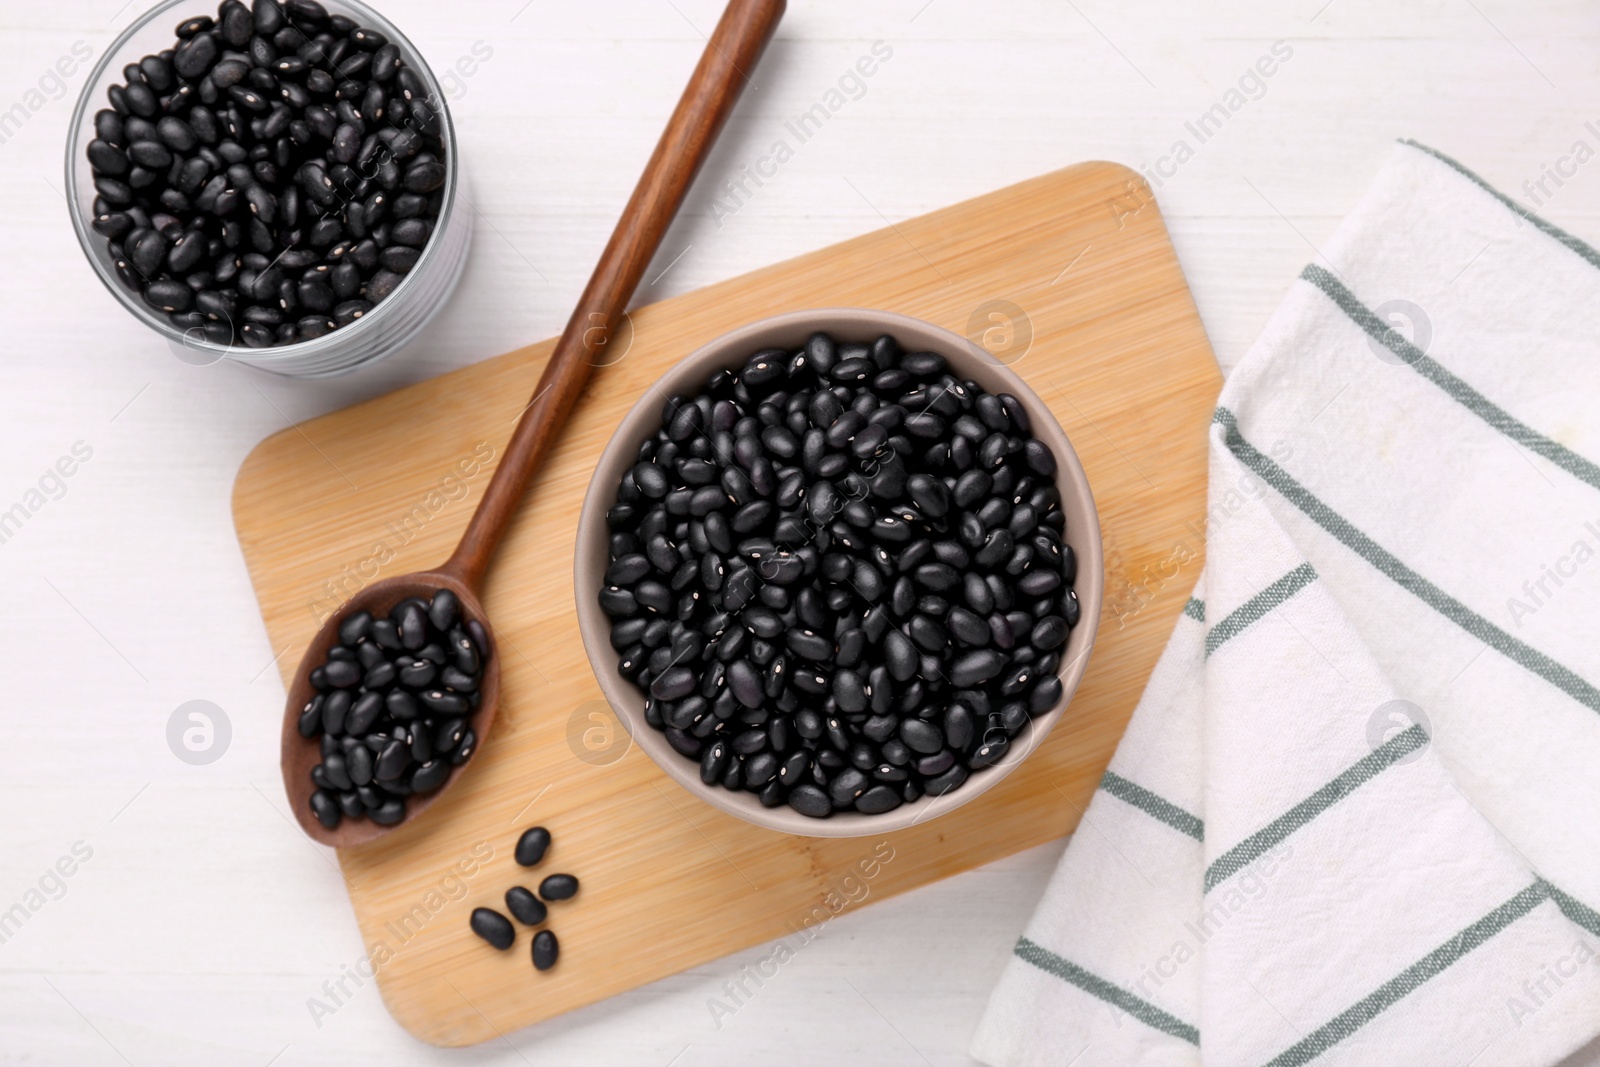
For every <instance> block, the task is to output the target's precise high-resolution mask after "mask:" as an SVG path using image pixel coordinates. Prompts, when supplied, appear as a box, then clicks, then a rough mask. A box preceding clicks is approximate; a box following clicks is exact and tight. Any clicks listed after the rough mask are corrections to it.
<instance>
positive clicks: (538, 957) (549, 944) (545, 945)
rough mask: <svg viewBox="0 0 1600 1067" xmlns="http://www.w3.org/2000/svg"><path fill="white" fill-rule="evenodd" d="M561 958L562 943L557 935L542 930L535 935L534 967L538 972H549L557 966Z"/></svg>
mask: <svg viewBox="0 0 1600 1067" xmlns="http://www.w3.org/2000/svg"><path fill="white" fill-rule="evenodd" d="M560 957H561V943H560V942H559V941H557V940H556V935H555V934H554V933H553V932H552V931H550V930H540V931H539V932H538V933H536V934H534V935H533V966H534V968H535V969H537V970H541V971H548V970H549V969H550V968H552V967H554V966H555V965H556V960H558V959H559V958H560Z"/></svg>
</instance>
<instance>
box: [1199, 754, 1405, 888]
mask: <svg viewBox="0 0 1600 1067" xmlns="http://www.w3.org/2000/svg"><path fill="white" fill-rule="evenodd" d="M1427 743H1428V735H1427V733H1425V732H1424V731H1423V729H1422V727H1420V726H1416V725H1412V726H1410V727H1408V728H1406V729H1405V730H1402V731H1401V732H1400V733H1397V734H1395V735H1394V736H1393V737H1391V738H1389V740H1387V741H1385V742H1384V743H1383V744H1381V745H1379V746H1378V747H1377V748H1375V749H1373V750H1372V751H1371V752H1369V753H1367V754H1366V755H1365V756H1363V757H1361V758H1360V759H1359V760H1357V761H1356V762H1355V763H1353V764H1351V765H1350V767H1349V768H1348V769H1347V770H1345V771H1343V772H1342V773H1341V774H1340V775H1339V776H1338V777H1337V778H1335V779H1333V781H1331V782H1329V783H1328V784H1326V785H1324V786H1323V787H1322V788H1321V789H1318V790H1317V791H1316V792H1315V793H1312V794H1311V795H1310V796H1308V797H1306V798H1305V799H1304V800H1302V801H1301V802H1300V803H1298V804H1296V805H1295V806H1294V807H1292V808H1290V809H1289V810H1288V811H1287V812H1285V813H1284V814H1283V815H1281V816H1279V817H1278V818H1276V819H1274V820H1273V821H1272V822H1270V823H1268V824H1267V825H1266V826H1265V827H1263V828H1262V829H1260V830H1257V831H1256V832H1255V833H1253V834H1251V835H1250V836H1249V837H1247V838H1245V839H1244V840H1243V841H1241V842H1239V843H1238V844H1237V845H1234V846H1233V847H1232V848H1230V849H1229V850H1228V851H1226V852H1224V853H1223V854H1222V855H1220V856H1218V857H1217V858H1216V859H1215V860H1213V861H1212V862H1211V866H1209V867H1207V868H1206V886H1205V891H1206V892H1207V893H1209V892H1211V891H1212V890H1213V889H1215V888H1216V887H1217V886H1219V885H1221V884H1222V883H1223V882H1225V881H1227V880H1228V879H1229V878H1232V877H1233V876H1234V875H1235V874H1238V873H1239V872H1240V871H1241V870H1243V869H1244V868H1246V867H1248V866H1249V865H1250V864H1252V863H1254V862H1255V861H1256V860H1257V859H1259V858H1260V857H1261V856H1262V855H1263V854H1264V853H1266V852H1267V851H1269V850H1270V849H1273V848H1276V847H1277V846H1278V845H1279V844H1281V843H1282V842H1283V840H1284V839H1285V838H1287V837H1288V836H1289V835H1290V834H1292V833H1294V832H1295V831H1296V830H1299V829H1300V828H1301V827H1303V826H1305V825H1306V824H1308V823H1310V822H1311V821H1312V820H1314V819H1315V818H1316V817H1317V816H1318V815H1321V814H1322V813H1323V812H1325V811H1327V810H1328V809H1329V808H1331V807H1333V806H1334V805H1335V804H1337V803H1338V802H1339V801H1341V800H1343V799H1344V798H1345V797H1347V796H1349V795H1350V794H1351V793H1353V792H1355V791H1356V789H1357V788H1358V787H1359V786H1361V785H1363V784H1365V783H1366V782H1368V781H1371V780H1372V779H1373V778H1375V777H1377V776H1378V775H1379V774H1380V773H1382V772H1383V771H1384V770H1385V769H1387V768H1389V767H1391V766H1393V765H1394V764H1395V763H1397V762H1399V761H1400V759H1401V757H1403V756H1406V755H1409V754H1410V753H1412V752H1415V751H1416V750H1417V749H1419V748H1421V747H1422V746H1423V745H1425V744H1427Z"/></svg>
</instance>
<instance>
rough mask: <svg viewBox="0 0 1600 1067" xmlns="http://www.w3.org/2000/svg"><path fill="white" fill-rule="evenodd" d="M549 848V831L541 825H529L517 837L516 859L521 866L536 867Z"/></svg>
mask: <svg viewBox="0 0 1600 1067" xmlns="http://www.w3.org/2000/svg"><path fill="white" fill-rule="evenodd" d="M549 848H550V831H549V830H546V829H545V828H544V827H542V826H533V827H529V828H528V829H526V830H524V831H523V832H522V836H521V837H519V838H517V847H516V853H515V856H516V861H517V863H518V864H520V865H521V866H523V867H537V866H538V865H539V863H540V861H542V860H543V859H544V854H545V852H546V851H548V850H549Z"/></svg>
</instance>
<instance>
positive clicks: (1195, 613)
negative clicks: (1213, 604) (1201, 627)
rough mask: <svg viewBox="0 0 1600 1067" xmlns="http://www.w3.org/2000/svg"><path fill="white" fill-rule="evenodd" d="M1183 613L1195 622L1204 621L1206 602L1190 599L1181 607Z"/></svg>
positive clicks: (1195, 598) (1194, 598)
mask: <svg viewBox="0 0 1600 1067" xmlns="http://www.w3.org/2000/svg"><path fill="white" fill-rule="evenodd" d="M1183 613H1184V614H1185V615H1187V616H1189V618H1191V619H1193V620H1194V621H1195V622H1205V621H1206V602H1205V601H1204V600H1201V599H1200V598H1199V597H1190V598H1189V602H1188V603H1187V604H1185V605H1184V606H1183Z"/></svg>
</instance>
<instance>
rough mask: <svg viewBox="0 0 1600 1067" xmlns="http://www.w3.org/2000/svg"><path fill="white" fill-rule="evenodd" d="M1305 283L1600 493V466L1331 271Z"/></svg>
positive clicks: (1309, 274)
mask: <svg viewBox="0 0 1600 1067" xmlns="http://www.w3.org/2000/svg"><path fill="white" fill-rule="evenodd" d="M1300 277H1301V278H1303V279H1305V280H1306V281H1308V282H1310V283H1311V284H1312V285H1315V286H1316V287H1317V288H1318V289H1321V290H1322V292H1323V293H1324V294H1325V295H1326V296H1327V297H1328V299H1329V300H1332V301H1333V302H1334V303H1335V304H1337V305H1338V306H1339V308H1340V309H1341V310H1342V311H1343V312H1344V313H1345V314H1346V315H1348V316H1349V317H1350V321H1352V322H1354V323H1355V324H1356V325H1357V326H1359V327H1361V328H1362V329H1363V330H1365V331H1366V332H1367V335H1368V336H1369V337H1372V338H1373V339H1374V340H1376V341H1379V342H1381V343H1382V344H1383V345H1384V346H1385V347H1387V348H1388V349H1389V350H1390V351H1391V352H1393V353H1394V354H1395V355H1397V356H1399V357H1400V358H1401V359H1402V360H1404V361H1405V362H1406V363H1407V364H1409V365H1410V367H1411V369H1412V370H1414V371H1416V372H1417V373H1418V374H1420V375H1422V376H1423V377H1424V378H1426V379H1428V381H1430V382H1432V383H1433V384H1434V385H1437V386H1438V387H1439V388H1440V389H1442V390H1444V392H1445V393H1447V394H1448V395H1449V396H1450V398H1451V399H1453V400H1455V401H1456V402H1457V403H1458V404H1460V405H1461V406H1462V407H1464V408H1466V409H1467V410H1468V411H1470V412H1472V413H1473V414H1474V415H1476V416H1478V418H1480V419H1482V420H1483V421H1484V422H1486V423H1488V424H1489V425H1490V426H1491V427H1493V428H1494V429H1495V430H1497V431H1499V432H1500V433H1502V434H1504V435H1505V436H1506V437H1509V438H1510V439H1511V440H1513V441H1515V442H1516V443H1517V444H1519V445H1521V446H1522V447H1523V448H1526V449H1527V450H1528V451H1529V452H1533V453H1536V454H1538V455H1541V456H1543V457H1544V458H1545V459H1547V460H1549V461H1550V462H1551V463H1554V464H1555V465H1556V466H1558V467H1560V468H1561V469H1562V470H1564V471H1566V472H1567V473H1568V474H1570V475H1572V476H1573V477H1574V478H1577V479H1578V480H1579V481H1582V482H1584V483H1586V484H1588V485H1590V486H1592V487H1594V488H1596V489H1600V466H1596V465H1595V464H1594V463H1591V462H1590V461H1589V460H1587V459H1585V458H1584V457H1582V456H1580V455H1578V453H1576V452H1574V451H1572V449H1570V448H1568V447H1566V446H1565V445H1563V444H1561V443H1560V442H1559V441H1553V440H1551V439H1550V438H1548V437H1546V436H1545V435H1544V434H1542V433H1540V432H1539V431H1537V430H1535V429H1534V428H1533V427H1531V426H1529V425H1528V424H1527V423H1524V422H1522V421H1521V420H1520V419H1518V418H1517V417H1516V416H1514V415H1512V414H1511V413H1510V412H1509V411H1506V410H1505V409H1504V408H1502V407H1500V406H1499V405H1497V404H1495V403H1494V402H1493V401H1491V400H1490V399H1489V398H1488V397H1486V396H1484V395H1483V394H1482V393H1480V392H1478V391H1477V390H1476V389H1474V388H1473V387H1472V386H1470V385H1468V384H1467V383H1466V382H1464V381H1462V380H1461V379H1460V378H1457V377H1456V376H1455V375H1454V374H1451V373H1450V372H1449V371H1448V370H1446V369H1445V368H1444V367H1443V366H1442V365H1441V364H1440V363H1439V361H1438V360H1436V359H1434V358H1433V357H1432V356H1429V355H1427V354H1426V353H1424V352H1423V351H1422V349H1420V348H1418V347H1416V346H1415V345H1413V344H1412V343H1411V342H1410V341H1407V340H1406V339H1405V338H1404V337H1402V336H1401V335H1400V334H1399V333H1398V332H1396V331H1395V330H1393V329H1390V328H1389V325H1388V324H1387V323H1385V322H1384V321H1383V320H1382V319H1380V318H1378V316H1376V315H1374V314H1373V313H1372V312H1371V311H1369V310H1368V309H1367V307H1366V305H1364V304H1363V303H1361V301H1360V300H1358V299H1357V298H1356V295H1355V294H1354V293H1352V292H1351V291H1350V290H1349V289H1347V288H1345V287H1344V285H1343V284H1342V283H1341V282H1340V281H1339V279H1337V278H1335V277H1334V276H1333V275H1332V274H1330V273H1329V272H1328V271H1326V270H1324V269H1322V268H1321V267H1319V266H1317V265H1316V264H1315V263H1312V264H1309V265H1308V266H1307V267H1306V269H1305V270H1303V271H1301V272H1300Z"/></svg>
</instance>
